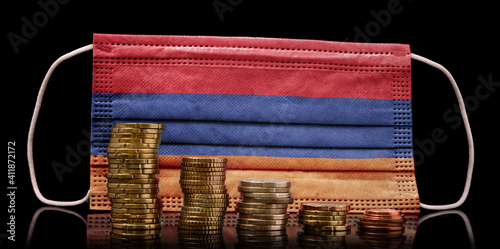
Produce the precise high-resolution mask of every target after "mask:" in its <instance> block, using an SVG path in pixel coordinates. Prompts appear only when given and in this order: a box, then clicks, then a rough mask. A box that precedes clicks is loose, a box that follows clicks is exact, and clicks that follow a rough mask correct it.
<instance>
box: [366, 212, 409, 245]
mask: <svg viewBox="0 0 500 249" xmlns="http://www.w3.org/2000/svg"><path fill="white" fill-rule="evenodd" d="M405 221H406V218H405V217H404V215H403V214H402V213H401V211H399V210H394V209H367V210H366V211H365V213H364V214H363V215H362V216H361V217H360V218H359V221H358V231H357V234H358V235H359V237H360V238H361V239H362V240H363V241H365V243H367V244H369V245H371V246H378V247H394V246H399V245H401V244H402V243H403V241H404V239H405V237H404V236H403V234H404V231H405V226H404V224H405Z"/></svg>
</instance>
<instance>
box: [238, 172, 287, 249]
mask: <svg viewBox="0 0 500 249" xmlns="http://www.w3.org/2000/svg"><path fill="white" fill-rule="evenodd" d="M238 191H239V192H240V193H241V196H242V197H243V200H242V201H239V202H238V203H237V206H236V211H237V212H238V221H237V225H236V228H237V234H238V244H239V245H241V246H247V245H248V246H266V247H286V245H287V244H288V240H287V236H286V224H287V222H288V213H287V207H288V204H290V203H293V198H292V195H291V193H290V182H289V181H281V180H258V179H248V180H241V181H240V186H238Z"/></svg>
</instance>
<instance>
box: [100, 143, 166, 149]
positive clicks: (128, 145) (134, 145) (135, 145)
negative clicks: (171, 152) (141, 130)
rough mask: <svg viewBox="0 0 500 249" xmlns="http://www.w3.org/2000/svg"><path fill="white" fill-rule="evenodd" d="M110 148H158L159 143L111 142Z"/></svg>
mask: <svg viewBox="0 0 500 249" xmlns="http://www.w3.org/2000/svg"><path fill="white" fill-rule="evenodd" d="M108 147H109V148H138V149H158V148H159V147H160V145H159V144H154V143H153V144H144V143H109V144H108Z"/></svg>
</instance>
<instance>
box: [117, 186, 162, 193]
mask: <svg viewBox="0 0 500 249" xmlns="http://www.w3.org/2000/svg"><path fill="white" fill-rule="evenodd" d="M158 192H160V190H159V189H158V188H149V189H137V188H109V187H108V193H115V194H121V193H127V194H153V193H158Z"/></svg>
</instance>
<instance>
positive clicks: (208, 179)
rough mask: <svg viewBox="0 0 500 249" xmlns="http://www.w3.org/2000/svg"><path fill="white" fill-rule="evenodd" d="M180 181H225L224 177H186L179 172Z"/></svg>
mask: <svg viewBox="0 0 500 249" xmlns="http://www.w3.org/2000/svg"><path fill="white" fill-rule="evenodd" d="M181 180H195V181H225V180H226V175H221V176H206V175H186V174H182V172H181Z"/></svg>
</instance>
